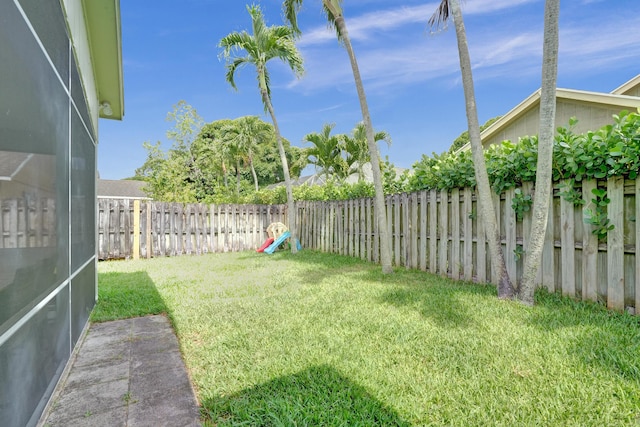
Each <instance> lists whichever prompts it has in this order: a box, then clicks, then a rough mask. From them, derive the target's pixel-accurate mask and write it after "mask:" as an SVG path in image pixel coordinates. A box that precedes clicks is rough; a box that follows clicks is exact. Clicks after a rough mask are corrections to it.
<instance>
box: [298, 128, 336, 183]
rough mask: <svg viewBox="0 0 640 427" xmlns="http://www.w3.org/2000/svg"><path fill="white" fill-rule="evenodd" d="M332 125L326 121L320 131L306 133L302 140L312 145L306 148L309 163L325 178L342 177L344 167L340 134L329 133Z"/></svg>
mask: <svg viewBox="0 0 640 427" xmlns="http://www.w3.org/2000/svg"><path fill="white" fill-rule="evenodd" d="M334 127H335V124H333V123H331V124H330V123H326V124H325V125H324V126H323V127H322V131H321V132H320V133H318V132H313V133H310V134H307V135H305V137H304V138H303V140H305V141H307V142H310V143H311V144H312V147H310V148H308V149H307V158H308V159H309V163H311V164H312V165H314V166H315V167H316V168H319V169H320V173H322V174H323V175H324V176H325V177H327V178H329V177H330V176H335V177H337V178H344V177H345V173H346V167H345V164H344V159H343V158H342V149H341V145H342V144H341V136H340V135H331V131H332V130H333V128H334Z"/></svg>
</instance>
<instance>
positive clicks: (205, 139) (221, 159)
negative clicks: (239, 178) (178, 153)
mask: <svg viewBox="0 0 640 427" xmlns="http://www.w3.org/2000/svg"><path fill="white" fill-rule="evenodd" d="M232 123H233V121H232V120H230V119H222V120H216V121H214V122H211V123H207V124H206V125H204V126H203V127H202V129H201V130H200V134H199V135H198V138H197V139H196V141H194V144H193V151H194V152H195V153H196V156H197V158H198V160H199V164H200V166H201V168H203V169H206V170H207V171H209V172H210V173H211V172H214V171H219V172H221V173H222V180H223V182H224V187H225V188H229V182H228V171H229V170H228V165H229V164H230V162H233V158H232V156H231V154H230V153H229V150H227V147H226V146H225V143H224V138H223V129H225V128H226V127H227V126H230V125H231V124H232Z"/></svg>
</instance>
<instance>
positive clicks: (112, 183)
mask: <svg viewBox="0 0 640 427" xmlns="http://www.w3.org/2000/svg"><path fill="white" fill-rule="evenodd" d="M145 184H146V182H144V181H134V180H130V179H121V180H111V179H99V180H98V198H103V199H149V198H150V197H148V196H147V194H146V193H145V192H144V191H143V190H142V187H144V186H145Z"/></svg>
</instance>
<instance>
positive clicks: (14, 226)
mask: <svg viewBox="0 0 640 427" xmlns="http://www.w3.org/2000/svg"><path fill="white" fill-rule="evenodd" d="M56 233H57V231H56V206H55V200H54V199H51V198H40V197H33V196H29V195H25V197H23V198H12V199H4V200H0V249H17V248H35V247H52V246H56V235H57V234H56Z"/></svg>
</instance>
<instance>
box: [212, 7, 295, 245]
mask: <svg viewBox="0 0 640 427" xmlns="http://www.w3.org/2000/svg"><path fill="white" fill-rule="evenodd" d="M247 10H248V11H249V15H251V23H252V30H253V34H249V33H247V32H246V31H242V32H233V33H230V34H228V35H226V36H225V37H223V38H222V40H220V47H222V48H223V52H222V56H223V57H224V58H225V59H226V60H227V75H226V79H227V82H229V84H230V85H231V87H233V88H234V89H236V84H235V80H234V76H235V73H236V71H237V70H238V69H239V68H240V67H242V66H245V65H247V64H251V65H253V66H255V67H256V72H257V74H258V87H259V89H260V96H261V97H262V102H263V103H264V106H265V109H266V110H267V111H268V112H269V115H270V116H271V120H272V122H273V127H274V129H275V132H276V140H277V142H278V151H279V152H280V160H281V162H282V169H283V172H284V182H285V186H286V191H287V209H288V211H289V231H290V232H291V241H292V242H294V244H292V245H291V252H292V253H296V252H297V247H296V244H295V241H296V235H297V232H296V210H295V203H294V200H293V189H292V186H291V177H290V175H289V165H288V163H287V156H286V153H285V151H284V145H283V143H282V135H281V134H280V128H279V127H278V121H277V120H276V114H275V111H274V109H273V104H272V103H271V88H270V87H269V72H268V70H267V62H269V61H270V60H272V59H274V58H278V59H280V60H281V61H283V62H284V63H285V64H287V65H288V66H289V67H290V68H291V70H292V71H293V72H294V74H295V75H296V76H298V77H299V76H301V75H302V73H303V72H304V68H303V66H302V56H301V55H300V52H299V51H298V49H297V48H296V45H295V33H294V30H293V29H292V28H291V27H288V26H285V25H273V26H267V25H266V23H265V20H264V16H263V15H262V11H261V10H260V7H259V6H257V5H253V6H247ZM240 52H245V53H246V55H244V56H237V55H234V54H239V53H240Z"/></svg>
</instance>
